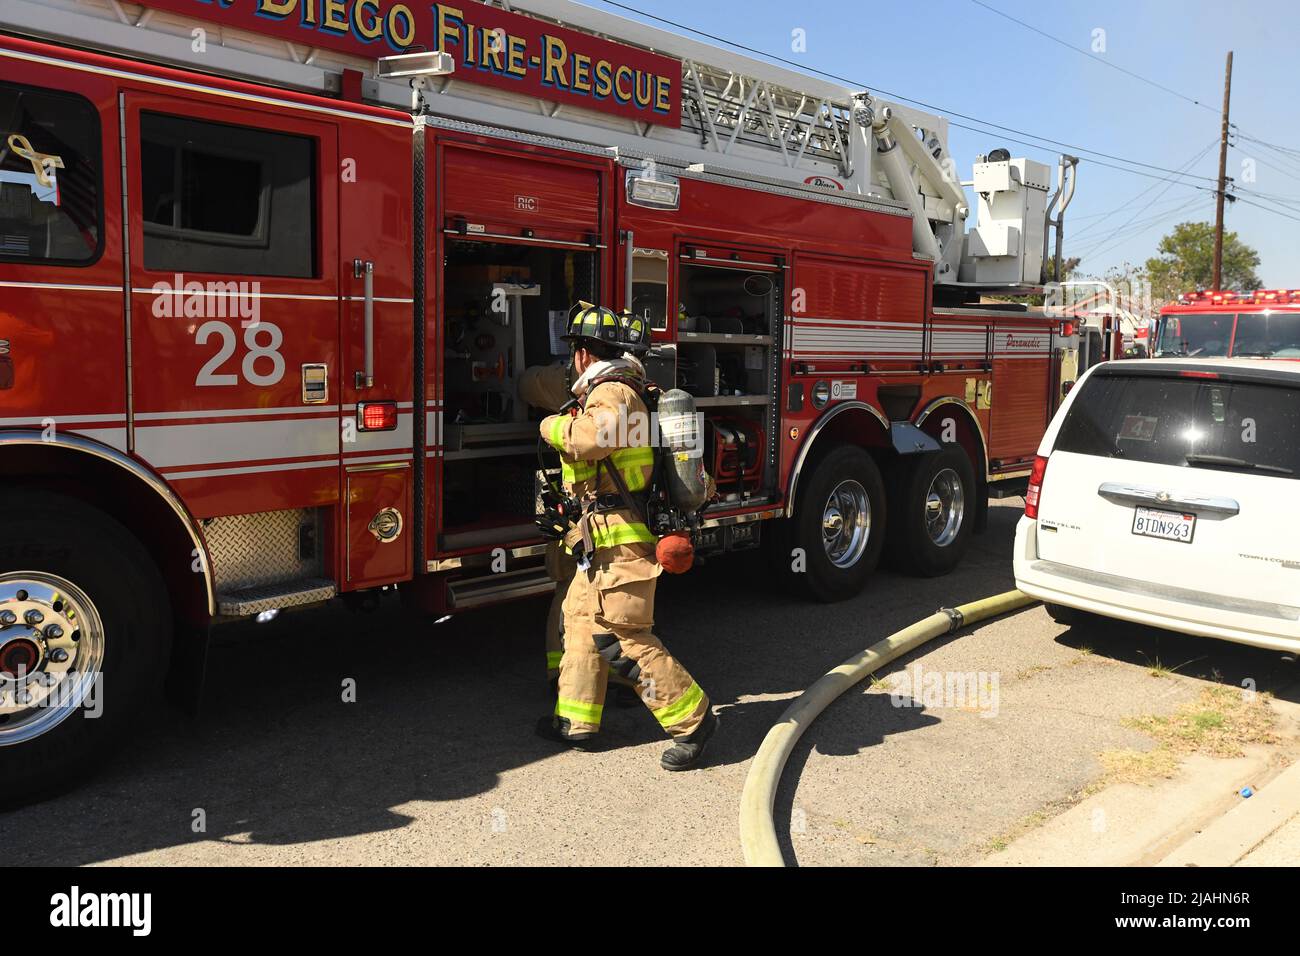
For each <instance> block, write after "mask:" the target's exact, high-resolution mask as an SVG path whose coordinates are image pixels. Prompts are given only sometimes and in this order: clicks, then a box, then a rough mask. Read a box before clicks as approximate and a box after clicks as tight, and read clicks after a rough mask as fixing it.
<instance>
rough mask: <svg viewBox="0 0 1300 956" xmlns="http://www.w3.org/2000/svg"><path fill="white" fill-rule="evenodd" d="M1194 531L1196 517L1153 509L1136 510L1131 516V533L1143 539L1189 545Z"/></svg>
mask: <svg viewBox="0 0 1300 956" xmlns="http://www.w3.org/2000/svg"><path fill="white" fill-rule="evenodd" d="M1195 530H1196V515H1189V514H1183V513H1181V512H1178V511H1157V510H1156V509H1154V508H1138V509H1137V511H1136V513H1135V514H1134V515H1133V533H1134V534H1139V535H1142V536H1143V537H1144V538H1162V539H1163V540H1165V541H1181V542H1182V543H1183V544H1191V543H1192V533H1193V532H1194V531H1195Z"/></svg>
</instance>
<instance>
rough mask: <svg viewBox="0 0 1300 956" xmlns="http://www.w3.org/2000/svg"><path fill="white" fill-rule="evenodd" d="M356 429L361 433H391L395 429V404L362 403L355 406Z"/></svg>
mask: <svg viewBox="0 0 1300 956" xmlns="http://www.w3.org/2000/svg"><path fill="white" fill-rule="evenodd" d="M357 427H359V428H360V429H361V431H363V432H391V431H393V429H395V428H397V403H396V402H362V403H361V404H359V405H358V406H357Z"/></svg>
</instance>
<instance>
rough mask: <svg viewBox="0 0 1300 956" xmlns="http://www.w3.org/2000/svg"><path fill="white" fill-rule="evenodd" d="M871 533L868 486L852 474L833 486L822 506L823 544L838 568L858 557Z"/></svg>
mask: <svg viewBox="0 0 1300 956" xmlns="http://www.w3.org/2000/svg"><path fill="white" fill-rule="evenodd" d="M870 537H871V501H870V499H869V498H868V497H867V489H865V488H863V487H862V485H861V483H859V482H857V481H854V480H853V479H852V478H849V479H845V480H844V481H841V482H840V483H839V484H838V485H836V486H835V490H834V491H832V492H831V493H830V497H829V498H827V499H826V507H825V508H824V509H823V510H822V546H823V547H824V548H825V549H826V557H828V558H830V561H831V564H833V565H835V566H836V567H837V568H851V567H852V566H853V565H855V564H857V563H858V561H859V560H861V558H862V555H863V554H864V553H865V552H866V550H867V541H868V540H869V539H870Z"/></svg>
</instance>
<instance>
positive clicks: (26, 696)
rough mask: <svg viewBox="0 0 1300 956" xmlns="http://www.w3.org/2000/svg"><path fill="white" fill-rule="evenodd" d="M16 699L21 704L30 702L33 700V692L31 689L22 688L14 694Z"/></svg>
mask: <svg viewBox="0 0 1300 956" xmlns="http://www.w3.org/2000/svg"><path fill="white" fill-rule="evenodd" d="M14 700H15V701H17V702H18V703H20V704H30V703H31V702H32V692H31V691H29V690H20V691H19V692H18V693H16V694H14Z"/></svg>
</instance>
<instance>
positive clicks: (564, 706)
mask: <svg viewBox="0 0 1300 956" xmlns="http://www.w3.org/2000/svg"><path fill="white" fill-rule="evenodd" d="M604 710H605V705H604V704H588V703H587V702H586V701H582V700H569V699H568V698H566V697H561V698H559V699H558V700H557V701H556V702H555V715H556V716H557V717H567V718H569V720H580V721H582V722H583V723H584V724H597V725H599V724H600V715H601V713H602V712H603V711H604Z"/></svg>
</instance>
